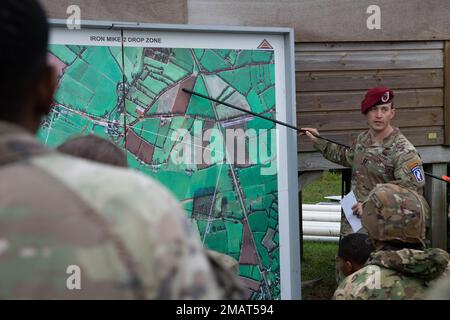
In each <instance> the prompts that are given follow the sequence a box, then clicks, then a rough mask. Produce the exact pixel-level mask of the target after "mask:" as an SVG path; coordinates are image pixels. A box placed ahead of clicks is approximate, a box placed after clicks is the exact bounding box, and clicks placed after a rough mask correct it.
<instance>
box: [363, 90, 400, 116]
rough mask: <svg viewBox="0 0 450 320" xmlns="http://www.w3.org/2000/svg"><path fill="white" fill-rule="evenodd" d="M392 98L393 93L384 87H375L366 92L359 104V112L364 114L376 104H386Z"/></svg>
mask: <svg viewBox="0 0 450 320" xmlns="http://www.w3.org/2000/svg"><path fill="white" fill-rule="evenodd" d="M392 98H394V92H393V91H392V90H391V89H389V88H385V87H376V88H372V89H370V90H369V91H367V93H366V96H365V97H364V100H363V101H362V102H361V112H362V113H364V114H365V113H366V112H367V110H369V109H370V108H371V107H373V106H376V105H377V104H383V103H388V102H389V101H391V100H392Z"/></svg>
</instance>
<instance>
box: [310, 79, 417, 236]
mask: <svg viewBox="0 0 450 320" xmlns="http://www.w3.org/2000/svg"><path fill="white" fill-rule="evenodd" d="M361 113H362V114H363V115H364V117H365V119H366V121H367V124H368V127H369V129H368V130H366V131H364V132H362V133H361V134H359V136H358V137H357V139H356V141H354V143H353V144H352V146H351V148H345V147H342V146H339V145H337V144H334V143H331V142H328V141H325V140H322V139H317V138H316V137H314V136H313V135H312V134H311V133H315V134H317V135H318V134H319V132H318V131H317V130H316V129H314V128H303V129H305V130H307V132H306V134H307V136H308V137H309V138H310V139H311V140H312V141H313V142H314V147H315V148H316V149H317V150H319V151H320V152H321V153H322V154H323V156H324V157H325V158H326V159H328V160H330V161H332V162H335V163H338V164H340V165H343V166H345V167H350V168H352V190H353V192H354V193H355V196H356V199H357V201H358V202H357V204H356V205H355V206H354V207H353V210H354V213H355V214H356V215H358V216H360V215H361V214H362V205H361V204H362V203H363V202H364V201H365V200H366V198H367V196H368V194H369V193H370V191H371V190H372V189H373V188H374V187H375V186H376V185H377V184H380V183H394V184H398V185H400V186H403V187H405V188H408V189H410V190H413V191H415V192H417V193H419V194H420V195H422V194H423V186H424V185H425V175H424V171H423V168H422V160H421V159H420V157H419V155H418V153H417V151H416V149H415V147H414V146H413V145H412V144H411V143H410V142H409V141H408V139H406V138H405V136H404V135H403V134H402V133H401V132H400V130H399V129H398V128H394V127H392V125H391V121H392V119H393V118H394V116H395V108H394V92H393V91H392V90H390V89H388V88H385V87H377V88H373V89H370V90H369V91H367V93H366V95H365V97H364V99H363V100H362V102H361ZM341 220H342V221H341V236H344V235H347V234H349V233H352V232H356V231H357V230H353V231H352V229H351V227H350V224H349V223H348V221H347V219H346V218H345V216H344V215H343V216H342V219H341ZM360 231H362V232H364V230H360Z"/></svg>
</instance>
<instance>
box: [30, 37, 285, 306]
mask: <svg viewBox="0 0 450 320" xmlns="http://www.w3.org/2000/svg"><path fill="white" fill-rule="evenodd" d="M49 57H50V59H51V61H52V63H53V64H54V65H55V67H56V69H57V71H58V76H59V88H58V91H57V94H56V96H55V101H54V107H53V109H52V112H51V113H50V114H49V116H48V117H47V118H46V119H44V120H43V121H42V125H41V128H40V130H39V132H38V138H39V139H40V140H41V141H42V142H44V143H45V144H47V145H48V146H50V147H52V148H54V147H57V146H58V145H60V144H61V143H62V142H64V141H66V140H67V139H69V138H71V137H74V136H77V135H80V134H82V135H87V134H95V135H98V136H101V137H104V138H107V139H109V140H111V141H113V142H114V143H115V144H117V145H119V146H120V147H121V148H123V149H124V150H126V152H127V156H128V165H129V166H130V167H132V168H135V169H137V170H139V171H141V172H143V173H145V174H147V175H149V176H151V177H153V178H155V179H157V180H158V181H160V182H161V183H162V184H164V185H165V186H167V187H168V188H169V189H170V190H171V191H172V192H173V194H174V195H175V196H176V197H177V198H178V199H179V201H180V202H181V203H182V206H183V207H184V209H185V211H186V214H187V216H188V217H189V218H190V219H191V221H192V223H193V226H194V227H195V228H197V229H198V231H199V234H200V238H201V239H202V241H203V242H204V244H205V246H207V247H208V248H210V249H214V250H217V251H220V252H223V253H226V254H229V255H231V256H233V257H234V258H236V259H237V260H238V261H239V275H240V277H241V279H242V280H243V282H244V283H245V286H246V288H247V289H246V292H247V298H251V299H277V298H280V266H279V260H280V259H279V234H278V186H277V175H276V174H267V175H264V174H262V173H261V172H262V169H264V168H268V167H270V166H275V167H276V161H277V160H276V151H273V150H276V147H275V143H276V139H275V137H273V138H272V139H271V136H270V134H268V133H269V130H270V129H274V126H273V124H272V123H271V122H269V121H267V120H264V119H260V118H257V117H254V116H250V115H248V114H246V113H243V112H241V111H237V110H233V109H231V108H227V107H225V106H222V105H217V104H215V103H213V102H211V101H209V100H206V99H202V98H200V97H195V96H190V95H188V94H186V93H185V92H183V91H182V88H187V89H190V90H193V91H196V92H198V93H201V94H204V95H208V96H210V97H212V98H215V99H219V100H223V101H225V102H228V103H230V104H233V105H235V106H238V107H241V108H244V109H247V110H251V111H253V112H256V113H259V114H261V115H265V116H268V117H271V118H274V115H275V64H274V53H273V51H270V50H234V49H233V50H231V49H221V50H216V49H214V50H213V49H189V48H176V49H175V48H136V47H125V49H124V56H123V57H122V48H121V47H106V46H104V47H102V46H74V45H51V46H50V49H49ZM122 60H123V61H122ZM122 64H123V65H124V69H123V68H122ZM123 79H125V83H123ZM180 129H184V131H180ZM210 129H215V130H216V131H217V132H222V133H223V134H224V136H225V131H226V130H235V131H236V130H242V131H243V132H249V135H248V139H246V140H245V145H244V149H243V150H244V153H245V159H246V163H236V161H233V160H234V159H231V160H230V159H229V158H228V161H221V160H220V157H217V154H216V153H217V152H216V151H215V152H212V151H211V148H210V147H211V145H210V143H211V141H209V142H208V141H202V140H201V139H200V140H199V139H198V137H200V138H201V137H203V138H204V134H205V132H206V131H207V130H210ZM179 132H184V133H185V134H184V135H183V136H182V135H179V134H178V133H179ZM187 135H189V136H190V137H192V139H191V145H190V146H192V149H191V150H192V158H195V157H198V156H199V155H200V157H201V156H202V155H203V156H204V155H205V154H206V153H208V152H209V154H208V156H210V157H212V158H215V159H216V160H215V161H212V163H205V162H204V161H200V162H196V161H195V159H194V161H191V162H185V161H184V162H181V163H180V162H179V161H178V162H176V161H173V159H172V157H173V151H174V148H175V146H177V145H179V144H180V143H182V142H183V141H186V140H183V138H186V136H187ZM174 137H175V138H174ZM263 138H266V139H263ZM255 146H256V147H255ZM262 149H264V150H262ZM227 152H228V151H227V149H224V150H223V153H224V157H225V156H226V154H227ZM213 153H214V154H213ZM213 156H215V157H213ZM200 159H201V158H200ZM217 159H218V160H217Z"/></svg>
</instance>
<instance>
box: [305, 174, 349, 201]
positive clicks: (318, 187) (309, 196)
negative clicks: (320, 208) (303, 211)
mask: <svg viewBox="0 0 450 320" xmlns="http://www.w3.org/2000/svg"><path fill="white" fill-rule="evenodd" d="M340 194H341V173H333V172H325V173H324V174H322V176H321V177H320V179H318V180H316V181H314V182H312V183H311V184H309V185H307V186H306V188H305V189H304V190H302V202H303V203H310V204H311V203H317V202H321V201H326V199H325V198H324V197H326V196H336V195H340Z"/></svg>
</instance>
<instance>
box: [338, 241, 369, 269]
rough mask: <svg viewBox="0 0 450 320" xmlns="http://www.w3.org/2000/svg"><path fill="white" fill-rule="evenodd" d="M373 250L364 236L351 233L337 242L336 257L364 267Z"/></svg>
mask: <svg viewBox="0 0 450 320" xmlns="http://www.w3.org/2000/svg"><path fill="white" fill-rule="evenodd" d="M374 250H375V248H374V246H373V245H372V244H371V243H370V242H369V237H368V236H367V235H366V234H363V233H351V234H349V235H347V236H345V237H343V238H342V239H341V241H339V249H338V257H340V258H342V259H345V260H349V261H351V262H352V263H354V264H359V265H364V264H365V263H366V261H367V259H368V258H369V256H370V254H371V253H372V251H374Z"/></svg>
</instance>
